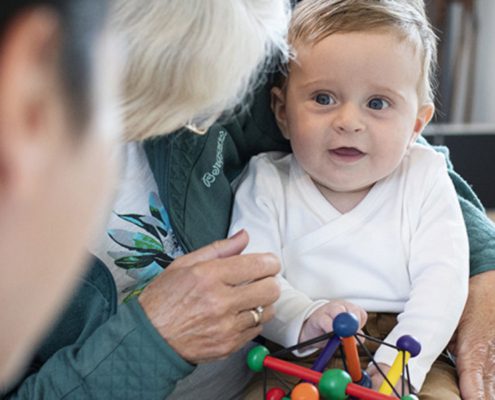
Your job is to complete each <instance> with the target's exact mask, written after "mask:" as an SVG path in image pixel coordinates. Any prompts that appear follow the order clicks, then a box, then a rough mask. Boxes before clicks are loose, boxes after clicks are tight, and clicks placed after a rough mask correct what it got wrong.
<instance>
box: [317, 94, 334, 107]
mask: <svg viewBox="0 0 495 400" xmlns="http://www.w3.org/2000/svg"><path fill="white" fill-rule="evenodd" d="M315 101H316V102H317V103H318V104H321V105H323V106H328V105H329V104H333V103H335V100H334V99H333V98H332V96H330V95H329V94H325V93H319V94H317V95H316V96H315Z"/></svg>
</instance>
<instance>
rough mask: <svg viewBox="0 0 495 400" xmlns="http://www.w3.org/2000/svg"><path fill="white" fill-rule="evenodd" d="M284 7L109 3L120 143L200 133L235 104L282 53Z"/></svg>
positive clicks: (271, 1)
mask: <svg viewBox="0 0 495 400" xmlns="http://www.w3.org/2000/svg"><path fill="white" fill-rule="evenodd" d="M289 8H290V7H289V2H288V0H235V1H225V0H188V1H183V0H148V1H145V2H143V1H140V0H117V1H116V3H115V9H114V11H113V13H112V15H113V18H112V22H113V26H114V27H116V28H117V29H118V31H120V32H122V33H123V34H124V40H125V41H126V46H127V51H128V53H127V57H128V61H127V65H126V67H125V73H124V75H125V82H124V99H123V113H124V125H125V135H126V138H127V139H128V140H140V139H144V138H147V137H150V136H154V135H159V134H163V133H169V132H171V131H173V130H176V129H178V128H180V127H182V126H184V125H185V124H187V123H193V124H195V125H198V126H200V127H202V126H207V125H209V124H211V123H212V122H213V120H214V119H215V118H216V117H218V115H219V114H220V113H222V112H223V111H225V110H228V109H232V108H233V107H234V106H236V105H237V104H239V103H240V102H241V100H242V99H243V97H244V95H245V94H246V92H247V91H248V90H249V89H250V88H252V86H253V84H254V80H255V77H256V75H257V74H256V72H259V70H260V68H262V67H263V66H264V65H266V63H267V57H269V56H270V55H272V54H275V53H277V52H281V53H282V55H285V54H286V53H287V49H286V44H285V32H286V29H287V24H288V19H289Z"/></svg>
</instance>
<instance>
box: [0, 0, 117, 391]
mask: <svg viewBox="0 0 495 400" xmlns="http://www.w3.org/2000/svg"><path fill="white" fill-rule="evenodd" d="M106 9H107V2H106V1H104V0H2V1H1V2H0V257H1V259H2V279H1V284H0V304H1V305H2V306H1V311H0V326H2V329H1V330H0V387H2V386H5V385H8V382H9V381H12V379H13V377H14V376H15V374H16V372H18V371H19V369H20V367H21V366H22V364H23V363H25V362H26V361H27V359H28V357H29V354H30V351H32V350H33V346H35V345H36V344H37V341H38V340H39V338H40V336H41V335H42V334H43V332H45V330H46V329H47V327H48V325H49V323H50V321H52V320H53V318H54V316H55V314H56V312H57V310H58V309H60V308H61V307H62V306H63V300H64V299H65V298H66V296H67V295H68V293H69V292H70V291H71V289H72V288H73V286H74V283H75V280H76V276H77V274H78V272H80V269H81V266H82V265H83V264H84V261H85V257H84V254H85V244H86V241H87V240H88V239H89V236H90V235H91V233H92V232H93V230H94V229H95V227H96V226H97V221H96V220H97V218H96V216H97V215H100V216H101V214H102V212H101V208H102V207H104V203H105V202H106V201H107V200H108V198H109V193H110V192H111V188H112V186H113V176H114V172H115V170H116V168H115V159H114V158H115V155H114V153H115V142H116V137H117V132H118V131H119V129H120V124H119V121H118V118H116V117H115V116H116V115H117V114H118V113H117V112H116V109H114V108H116V103H117V100H116V93H115V91H116V86H117V84H116V83H117V77H118V73H116V71H115V68H114V67H116V66H117V65H116V64H118V63H116V62H115V60H116V59H118V57H116V54H115V50H114V49H115V46H113V45H110V43H109V42H110V41H111V40H112V34H111V33H110V32H109V31H108V30H107V29H106V28H105V16H106V14H107V10H106Z"/></svg>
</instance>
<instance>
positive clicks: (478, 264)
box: [418, 137, 495, 276]
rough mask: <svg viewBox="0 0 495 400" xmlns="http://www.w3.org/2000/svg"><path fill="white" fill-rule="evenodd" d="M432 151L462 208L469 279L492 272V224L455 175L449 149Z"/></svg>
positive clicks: (494, 227) (494, 259)
mask: <svg viewBox="0 0 495 400" xmlns="http://www.w3.org/2000/svg"><path fill="white" fill-rule="evenodd" d="M418 143H420V144H423V145H427V146H428V145H429V144H428V143H427V142H426V140H425V139H424V138H422V137H420V138H419V139H418ZM433 148H434V149H435V150H436V151H438V152H440V153H442V154H443V155H444V157H445V160H446V162H447V167H448V172H449V176H450V179H451V180H452V183H453V184H454V187H455V190H456V192H457V198H458V200H459V203H460V205H461V209H462V214H463V216H464V222H465V224H466V228H467V233H468V237H469V253H470V257H469V258H470V259H469V262H470V274H471V276H473V275H477V274H480V273H482V272H486V271H490V270H495V224H494V223H493V222H492V221H491V220H490V218H488V216H487V215H486V213H485V210H484V208H483V205H482V204H481V202H480V200H479V199H478V197H477V196H476V194H475V193H474V191H473V189H472V188H471V186H470V185H469V184H468V183H467V182H466V181H465V180H464V179H463V178H462V177H461V176H460V175H459V174H458V173H457V172H456V171H454V167H453V165H452V163H451V161H450V158H449V151H448V149H447V148H446V147H443V146H433Z"/></svg>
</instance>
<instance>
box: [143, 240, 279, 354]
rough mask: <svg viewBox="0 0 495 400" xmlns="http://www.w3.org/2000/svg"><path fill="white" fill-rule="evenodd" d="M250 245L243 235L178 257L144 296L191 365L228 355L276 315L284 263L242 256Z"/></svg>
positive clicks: (264, 256)
mask: <svg viewBox="0 0 495 400" xmlns="http://www.w3.org/2000/svg"><path fill="white" fill-rule="evenodd" d="M248 241H249V238H248V235H247V233H246V232H244V231H241V232H239V233H238V234H236V235H235V236H233V237H231V238H229V239H225V240H221V241H218V242H214V243H212V244H210V245H208V246H205V247H203V248H201V249H199V250H196V251H194V252H192V253H190V254H187V255H185V256H182V257H180V258H178V259H177V260H175V261H174V262H173V263H172V264H171V265H170V266H169V267H167V268H166V269H165V271H164V272H163V273H161V274H160V275H159V276H158V277H157V278H156V279H155V280H154V281H153V282H152V283H151V284H150V285H149V286H148V287H147V288H146V289H145V290H144V291H143V293H142V294H141V295H140V296H139V302H140V304H141V306H142V307H143V309H144V311H145V313H146V315H147V316H148V318H149V319H150V320H151V322H152V324H153V325H154V326H155V328H156V329H157V330H158V332H159V333H160V334H161V335H162V337H163V338H164V339H165V340H166V341H167V342H168V344H169V345H170V346H171V347H172V348H173V349H174V350H175V351H176V352H177V353H178V354H180V355H181V356H182V357H183V358H184V359H185V360H187V361H189V362H191V363H195V364H197V363H202V362H207V361H211V360H215V359H219V358H223V357H226V356H228V355H229V354H230V353H232V352H234V351H236V350H238V349H239V348H241V347H242V346H243V345H244V344H245V343H247V342H248V341H249V340H251V339H253V338H255V337H256V336H257V335H259V334H260V332H261V324H263V323H264V322H266V321H268V320H269V319H271V318H272V317H273V314H274V309H273V305H272V304H273V303H274V302H275V301H276V300H277V299H278V297H279V295H280V288H279V285H278V283H277V282H276V280H275V275H276V274H277V273H278V272H279V271H280V264H279V261H278V259H277V258H275V257H274V256H273V255H271V254H247V255H240V253H241V252H242V250H244V248H245V247H246V245H247V243H248ZM258 306H262V307H263V308H264V311H263V312H262V313H261V320H260V321H259V322H260V323H256V317H255V313H253V312H252V310H253V309H255V308H256V307H258Z"/></svg>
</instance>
